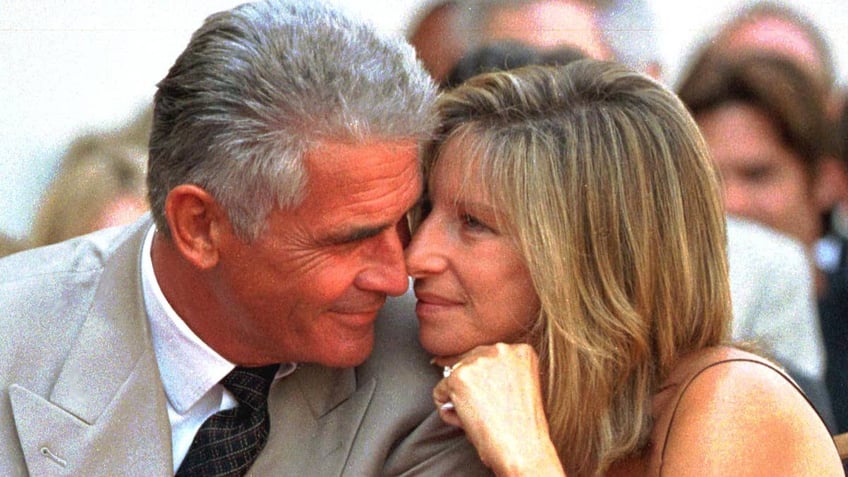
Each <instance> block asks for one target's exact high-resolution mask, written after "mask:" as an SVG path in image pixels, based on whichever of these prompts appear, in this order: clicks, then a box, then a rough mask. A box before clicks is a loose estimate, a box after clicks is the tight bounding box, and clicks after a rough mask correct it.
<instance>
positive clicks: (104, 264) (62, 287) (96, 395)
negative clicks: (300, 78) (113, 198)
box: [0, 218, 488, 476]
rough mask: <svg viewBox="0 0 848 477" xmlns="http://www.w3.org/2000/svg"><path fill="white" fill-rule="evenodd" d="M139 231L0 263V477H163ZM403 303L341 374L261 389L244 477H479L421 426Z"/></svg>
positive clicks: (160, 402)
mask: <svg viewBox="0 0 848 477" xmlns="http://www.w3.org/2000/svg"><path fill="white" fill-rule="evenodd" d="M149 226H150V221H149V219H147V218H145V219H142V220H141V221H139V222H137V223H136V224H134V225H133V226H130V227H127V228H124V229H115V230H108V231H104V232H98V233H95V234H92V235H89V236H86V237H84V238H81V239H75V240H72V241H69V242H65V243H63V244H59V245H56V246H52V247H46V248H42V249H36V250H33V251H29V252H24V253H22V254H17V255H13V256H11V257H7V258H5V259H3V260H0V329H2V332H0V475H3V476H16V475H27V474H29V475H33V476H60V475H67V476H71V475H73V476H80V475H86V476H89V475H122V476H158V475H162V476H164V475H171V474H172V468H173V465H172V457H171V455H172V453H171V435H170V425H169V422H168V416H167V411H166V401H165V400H166V396H165V394H164V391H163V388H162V384H161V380H160V377H159V370H158V368H157V365H156V360H155V357H154V355H153V350H152V346H151V341H150V331H149V327H148V321H147V317H146V315H145V312H144V305H143V299H142V293H141V285H140V271H139V259H140V250H141V243H142V238H143V236H144V232H145V231H146V230H147V228H148V227H149ZM416 335H417V333H416V322H415V319H414V313H413V311H412V308H411V300H410V299H409V298H408V297H405V298H402V299H397V300H393V301H391V300H390V301H389V303H387V306H386V307H384V310H383V312H381V316H380V317H379V319H378V326H377V341H376V345H375V350H374V353H373V354H372V356H371V357H370V358H369V360H368V361H366V362H365V363H364V364H363V365H361V366H359V367H357V368H355V369H330V368H325V367H322V366H317V365H305V366H302V367H301V368H299V369H298V370H297V371H295V373H294V374H292V375H291V376H289V377H287V378H285V379H282V380H280V381H278V382H276V383H275V384H274V387H273V388H272V390H271V395H270V397H269V404H270V414H271V434H270V436H269V441H268V443H267V445H266V447H265V449H264V450H263V451H262V454H261V456H260V458H259V460H258V461H257V462H256V463H255V464H254V466H253V467H252V468H251V472H250V474H251V475H256V476H271V475H273V476H288V475H291V476H337V475H344V476H371V475H375V476H376V475H440V476H441V475H488V473H487V471H486V470H485V469H484V468H483V466H482V464H480V462H479V460H478V459H477V457H476V452H475V451H474V450H473V448H472V447H471V446H470V444H468V442H467V441H466V440H465V438H464V436H463V435H462V434H461V433H460V432H458V431H457V430H456V429H453V428H450V427H447V426H445V425H443V424H442V423H441V421H440V420H439V418H438V416H437V415H436V414H435V413H434V412H433V404H432V401H431V390H432V387H433V385H434V384H435V383H436V381H437V380H438V378H439V375H438V372H437V370H436V369H433V367H432V366H430V365H429V363H428V357H427V356H426V354H425V353H424V352H423V350H421V349H420V347H419V345H418V343H417V336H416Z"/></svg>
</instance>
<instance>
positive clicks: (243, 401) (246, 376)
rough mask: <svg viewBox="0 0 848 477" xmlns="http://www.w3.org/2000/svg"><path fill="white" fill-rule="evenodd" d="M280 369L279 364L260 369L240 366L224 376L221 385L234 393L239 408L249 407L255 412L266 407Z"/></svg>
mask: <svg viewBox="0 0 848 477" xmlns="http://www.w3.org/2000/svg"><path fill="white" fill-rule="evenodd" d="M279 367H280V365H279V364H272V365H269V366H262V367H259V368H245V367H240V366H238V367H236V368H235V369H233V370H232V371H230V374H228V375H226V376H224V379H222V380H221V384H223V385H224V387H225V388H227V390H228V391H230V392H231V393H233V396H235V398H236V400H237V401H238V403H239V407H247V408H249V410H250V412H253V411H256V410H258V409H260V408H261V407H262V406H265V405H266V403H267V401H268V391H269V390H270V389H271V383H272V382H273V381H274V375H275V374H277V370H278V369H279Z"/></svg>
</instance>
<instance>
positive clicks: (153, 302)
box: [141, 226, 296, 472]
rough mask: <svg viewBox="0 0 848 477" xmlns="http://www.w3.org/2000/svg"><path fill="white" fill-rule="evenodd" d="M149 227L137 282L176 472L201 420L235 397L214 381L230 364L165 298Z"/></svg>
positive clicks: (286, 370) (285, 368) (287, 369)
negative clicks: (165, 405)
mask: <svg viewBox="0 0 848 477" xmlns="http://www.w3.org/2000/svg"><path fill="white" fill-rule="evenodd" d="M154 231H155V226H152V227H151V228H150V230H148V232H147V235H146V236H145V239H144V246H143V248H142V254H141V283H142V290H143V292H144V307H145V310H146V311H147V317H148V320H149V321H150V332H151V335H152V340H153V352H154V354H155V355H156V363H157V365H158V366H159V373H160V375H161V376H162V385H163V387H164V388H165V395H166V396H167V402H168V418H169V419H170V422H171V443H172V446H173V449H172V450H173V457H174V472H176V471H177V469H178V468H179V466H180V464H181V463H182V461H183V459H184V458H185V456H186V453H188V449H189V447H190V446H191V442H192V441H193V440H194V435H195V434H196V433H197V431H198V429H200V426H201V425H202V424H203V422H204V421H206V419H208V418H209V417H210V416H212V415H213V414H215V413H216V412H218V411H222V410H225V409H232V408H234V407H236V406H237V405H238V403H237V401H236V399H235V397H234V396H233V395H232V394H231V393H230V392H229V391H227V390H226V388H224V386H223V385H221V384H220V381H221V379H223V378H224V376H226V375H227V374H229V372H230V371H232V370H233V368H235V364H234V363H231V362H229V361H228V360H226V359H224V357H222V356H221V355H220V354H218V353H217V352H215V350H213V349H212V348H210V347H209V346H208V345H207V344H206V343H204V342H203V341H201V339H200V338H199V337H198V336H197V335H196V334H194V332H192V331H191V329H190V328H189V327H188V326H187V325H186V324H185V322H184V321H183V320H182V319H181V318H180V317H179V315H177V313H176V312H175V311H174V309H173V308H172V307H171V305H170V304H169V303H168V300H166V299H165V295H164V294H163V293H162V289H161V288H159V282H158V281H157V279H156V275H155V273H154V271H153V261H152V258H151V255H150V251H151V244H152V242H153V234H154ZM295 367H296V366H295V365H294V364H293V363H290V364H286V365H282V366H280V370H279V371H278V372H277V375H276V376H275V378H274V379H280V378H282V377H284V376H287V375H288V374H290V373H292V372H293V371H294V369H295Z"/></svg>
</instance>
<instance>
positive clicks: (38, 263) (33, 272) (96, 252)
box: [0, 224, 140, 287]
mask: <svg viewBox="0 0 848 477" xmlns="http://www.w3.org/2000/svg"><path fill="white" fill-rule="evenodd" d="M138 225H140V224H137V225H136V226H138ZM134 231H136V229H135V227H133V226H126V227H115V228H110V229H105V230H100V231H97V232H94V233H91V234H88V235H83V236H80V237H75V238H72V239H70V240H66V241H64V242H60V243H57V244H53V245H47V246H44V247H38V248H33V249H30V250H25V251H23V252H19V253H16V254H14V255H10V256H7V257H4V258H2V259H0V287H3V286H5V285H9V284H12V283H16V282H21V281H34V282H36V283H38V282H42V281H43V280H47V279H48V278H49V277H50V276H56V275H73V274H86V273H91V272H97V271H99V270H101V269H102V268H103V266H104V264H105V262H106V260H107V258H108V257H109V256H110V255H111V253H112V251H113V250H114V249H115V248H116V247H117V246H119V245H120V244H121V243H123V242H124V241H126V240H128V239H129V238H130V237H131V236H132V233H133V232H134Z"/></svg>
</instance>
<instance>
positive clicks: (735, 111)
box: [696, 103, 819, 245]
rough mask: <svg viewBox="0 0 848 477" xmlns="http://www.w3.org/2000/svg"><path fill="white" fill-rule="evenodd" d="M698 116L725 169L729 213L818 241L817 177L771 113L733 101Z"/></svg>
mask: <svg viewBox="0 0 848 477" xmlns="http://www.w3.org/2000/svg"><path fill="white" fill-rule="evenodd" d="M696 120H697V122H698V125H699V126H700V128H701V132H702V133H703V135H704V138H705V139H706V141H707V144H708V145H709V148H710V152H711V154H712V156H713V160H714V161H715V162H716V165H717V166H718V168H719V170H720V171H721V175H722V178H723V182H724V202H725V206H726V208H727V211H728V213H730V214H734V215H738V216H740V217H747V218H749V219H752V220H755V221H758V222H761V223H764V224H766V225H768V226H771V227H772V228H775V229H777V230H779V231H782V232H784V233H786V234H788V235H790V236H793V237H795V238H796V239H798V240H800V241H802V242H804V243H805V244H807V245H812V243H813V242H814V241H815V239H816V238H817V237H818V235H819V230H818V229H819V225H818V223H819V222H818V221H819V214H818V212H817V208H816V206H815V204H814V201H813V193H812V191H811V179H810V178H809V176H808V173H807V172H806V170H805V168H804V165H803V162H802V159H801V157H799V156H798V155H797V154H796V153H795V152H794V151H793V150H791V149H789V147H787V146H786V144H785V143H784V142H783V139H782V138H781V135H780V132H779V131H778V129H777V127H776V126H775V124H774V123H773V122H772V121H771V120H770V119H769V117H768V116H766V115H765V114H764V113H763V112H761V111H760V110H759V109H757V108H755V107H753V106H749V105H746V104H742V103H730V104H727V105H724V106H720V107H718V108H716V109H713V110H711V111H707V112H706V113H703V114H699V115H698V116H697V118H696Z"/></svg>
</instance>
